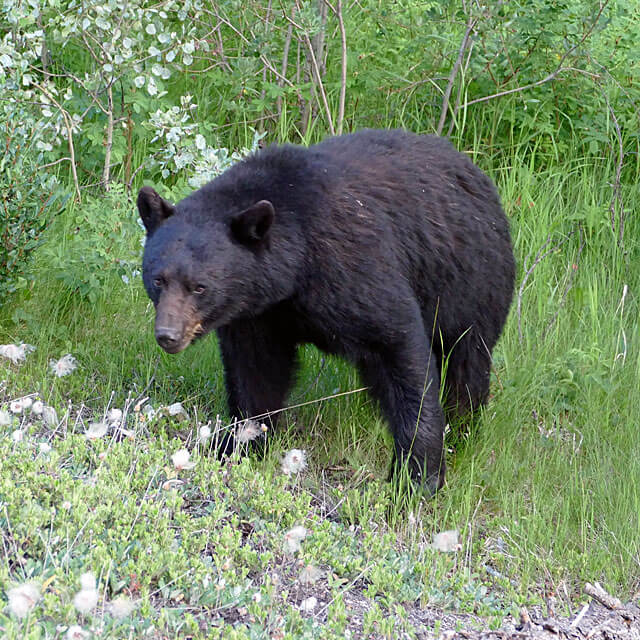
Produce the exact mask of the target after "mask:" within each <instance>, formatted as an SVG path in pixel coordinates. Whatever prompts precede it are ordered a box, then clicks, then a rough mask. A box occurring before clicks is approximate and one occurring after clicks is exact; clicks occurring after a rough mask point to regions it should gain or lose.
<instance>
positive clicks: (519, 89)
mask: <svg viewBox="0 0 640 640" xmlns="http://www.w3.org/2000/svg"><path fill="white" fill-rule="evenodd" d="M609 2H610V0H605V1H604V2H602V3H601V4H600V9H599V11H598V13H597V15H596V17H595V18H594V20H593V22H592V23H591V26H590V27H589V29H588V30H587V31H586V33H585V34H584V35H583V36H582V38H580V41H579V42H577V43H576V44H574V45H573V46H572V47H571V48H569V49H567V51H565V52H564V54H563V56H562V58H560V61H559V62H558V66H557V67H556V69H555V70H554V71H552V72H551V73H550V74H548V75H547V76H545V77H544V78H542V79H541V80H537V81H536V82H531V83H529V84H526V85H524V86H522V87H515V88H514V89H506V90H505V91H498V92H497V93H493V94H491V95H489V96H482V97H481V98H475V99H474V100H469V101H468V102H465V103H464V104H463V105H462V107H461V109H466V108H467V107H470V106H471V105H474V104H479V103H481V102H488V101H489V100H493V99H495V98H502V97H504V96H508V95H510V94H512V93H520V92H522V91H527V90H528V89H533V88H534V87H539V86H540V85H543V84H546V83H547V82H550V81H551V80H553V79H555V78H556V77H557V76H559V75H560V74H561V73H564V72H565V71H576V69H574V68H573V67H565V66H564V61H565V60H566V59H567V58H568V57H569V56H570V55H571V54H572V53H573V52H574V51H575V50H576V49H577V48H578V47H579V46H580V45H581V44H582V43H583V42H584V41H585V40H586V39H587V38H588V37H589V36H590V35H591V33H592V32H593V30H594V29H595V26H596V24H597V23H598V21H599V20H600V17H601V16H602V12H603V11H604V10H605V8H606V7H607V5H608V4H609Z"/></svg>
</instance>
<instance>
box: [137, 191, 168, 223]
mask: <svg viewBox="0 0 640 640" xmlns="http://www.w3.org/2000/svg"><path fill="white" fill-rule="evenodd" d="M138 211H139V212H140V217H141V218H142V222H143V223H144V228H145V229H146V230H147V233H148V234H149V235H151V234H152V233H153V232H154V231H155V230H156V229H157V228H158V226H159V225H160V224H161V223H162V222H163V220H166V219H167V218H169V217H170V216H172V215H173V214H174V213H175V212H176V208H175V207H174V206H173V205H172V204H171V203H170V202H167V201H166V200H165V199H164V198H161V197H160V196H159V195H158V194H157V193H156V192H155V191H154V190H153V189H152V188H151V187H142V189H140V193H138Z"/></svg>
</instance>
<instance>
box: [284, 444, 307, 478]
mask: <svg viewBox="0 0 640 640" xmlns="http://www.w3.org/2000/svg"><path fill="white" fill-rule="evenodd" d="M306 466H307V453H306V451H304V450H302V449H291V451H289V452H288V453H287V454H286V455H285V457H284V458H283V459H282V473H284V474H286V475H288V476H290V475H295V474H298V473H300V472H301V471H304V469H305V468H306Z"/></svg>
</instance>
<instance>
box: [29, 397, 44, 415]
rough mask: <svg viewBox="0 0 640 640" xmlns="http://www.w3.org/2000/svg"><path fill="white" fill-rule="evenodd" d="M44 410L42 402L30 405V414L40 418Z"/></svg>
mask: <svg viewBox="0 0 640 640" xmlns="http://www.w3.org/2000/svg"><path fill="white" fill-rule="evenodd" d="M43 409H44V403H43V402H42V400H36V401H35V402H34V403H33V404H32V405H31V413H33V414H35V415H37V416H40V415H42V411H43Z"/></svg>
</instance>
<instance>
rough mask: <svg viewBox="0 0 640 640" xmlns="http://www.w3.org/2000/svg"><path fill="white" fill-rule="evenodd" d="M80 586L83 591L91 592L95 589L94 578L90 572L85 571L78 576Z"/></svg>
mask: <svg viewBox="0 0 640 640" xmlns="http://www.w3.org/2000/svg"><path fill="white" fill-rule="evenodd" d="M80 586H81V587H82V589H84V590H85V591H91V590H94V591H95V588H96V577H95V575H93V573H91V571H87V572H86V573H83V574H82V575H81V576H80Z"/></svg>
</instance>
